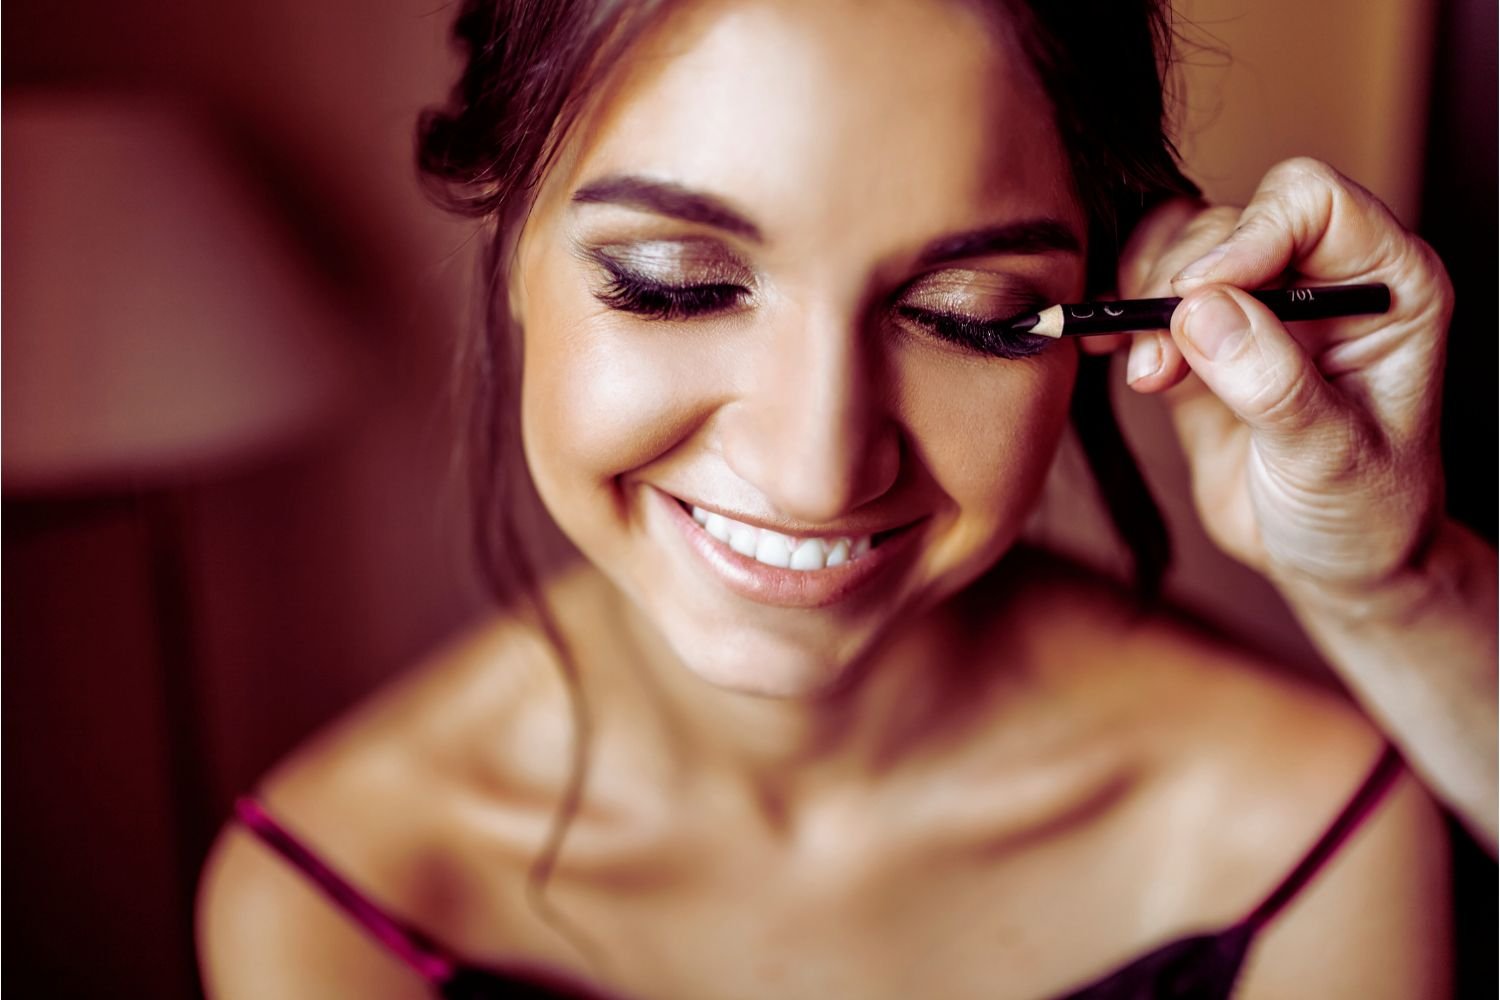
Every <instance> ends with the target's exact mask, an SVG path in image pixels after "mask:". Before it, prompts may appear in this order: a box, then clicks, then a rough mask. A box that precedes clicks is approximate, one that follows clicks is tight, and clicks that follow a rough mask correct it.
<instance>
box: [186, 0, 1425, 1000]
mask: <svg viewBox="0 0 1500 1000" xmlns="http://www.w3.org/2000/svg"><path fill="white" fill-rule="evenodd" d="M1165 23H1166V22H1165V20H1164V15H1163V13H1162V11H1161V10H1159V9H1158V8H1157V7H1156V6H1155V5H1153V4H1147V3H1121V2H1119V0H1100V2H1098V3H1089V4H1058V5H1053V4H1047V3H1041V2H1037V3H1022V2H1019V0H1016V2H998V3H994V4H987V5H986V4H979V3H960V2H956V0H921V2H896V0H879V2H874V3H869V2H866V3H854V2H852V0H850V2H845V0H829V2H819V3H815V4H809V3H799V2H791V0H704V2H688V3H677V4H652V3H636V4H631V3H610V2H599V3H577V4H568V5H543V4H531V3H520V2H515V3H511V2H488V3H484V2H471V3H468V4H466V5H465V7H464V9H463V11H462V13H461V14H460V16H459V21H458V29H457V30H458V35H459V38H460V39H461V40H462V41H463V43H464V45H465V46H466V48H467V51H468V56H469V61H468V64H467V66H466V69H465V72H464V76H463V79H462V80H461V81H460V84H459V86H458V88H457V90H456V91H455V94H454V98H453V102H452V104H451V106H450V107H448V108H447V109H445V110H443V111H441V112H436V113H434V114H432V115H431V116H429V117H428V118H427V119H426V120H425V121H424V124H423V128H422V162H423V164H424V167H425V168H426V170H427V171H428V173H429V175H430V176H431V177H432V178H434V180H435V181H436V182H438V183H439V184H440V185H442V191H443V192H444V195H445V198H446V200H447V201H448V203H449V204H450V206H452V207H455V208H459V209H461V210H464V211H467V212H470V213H473V214H474V215H476V216H479V217H481V218H483V219H485V220H486V222H487V224H488V225H489V226H490V229H489V236H490V237H491V239H492V253H491V255H490V256H489V258H488V269H489V270H488V274H487V278H488V282H489V295H490V301H489V327H488V329H486V330H485V331H484V334H483V337H482V339H481V340H480V341H479V343H478V348H477V350H476V352H475V358H476V361H475V364H474V371H473V375H474V376H475V378H476V381H477V391H476V394H475V402H476V422H475V427H476V441H475V445H476V454H477V456H478V458H479V461H478V463H477V464H478V469H479V471H480V478H479V481H478V485H479V490H478V495H479V498H480V505H479V516H480V532H479V537H480V538H481V542H482V545H483V546H484V548H485V549H486V552H485V555H486V557H487V558H488V561H489V563H490V565H491V566H492V568H493V569H494V571H495V573H494V575H495V578H496V581H497V583H501V584H503V583H506V582H507V581H508V582H509V584H510V585H509V587H507V588H505V590H504V594H505V596H508V597H511V598H513V599H514V600H513V601H512V604H511V605H510V606H509V607H507V609H506V610H505V611H503V612H500V613H498V614H497V617H496V619H495V621H494V622H493V623H492V624H491V625H490V626H489V627H487V628H486V629H484V630H483V631H482V632H481V633H480V634H478V635H476V636H474V637H473V638H472V639H471V640H469V641H468V642H466V643H465V644H463V645H461V646H460V647H458V648H456V649H454V650H450V651H448V652H446V653H444V654H442V655H440V656H438V657H436V658H434V660H433V661H432V662H431V663H429V664H428V665H426V666H425V667H423V668H422V669H421V670H419V671H417V672H416V673H414V675H413V677H412V679H411V680H409V681H407V682H405V683H403V684H402V685H401V686H399V687H398V688H395V689H393V690H391V691H389V692H387V693H385V694H384V695H382V696H381V697H379V698H378V699H376V700H375V701H374V702H373V703H372V704H371V705H369V706H367V707H365V708H362V709H360V710H358V711H356V712H355V713H353V714H352V715H351V716H350V717H349V718H348V719H347V720H345V721H344V722H343V723H341V724H340V725H339V726H338V727H336V728H335V729H334V730H332V731H331V732H330V733H329V734H327V735H326V736H325V737H324V738H322V739H320V740H318V741H316V742H315V743H313V744H311V745H310V746H309V747H307V748H305V749H304V750H302V751H300V752H299V753H297V754H296V755H294V756H293V757H292V758H291V759H290V760H289V761H287V762H286V763H285V764H284V765H283V766H282V767H281V768H279V769H278V770H277V771H276V772H275V773H274V774H273V775H271V776H270V777H268V778H267V779H266V781H265V782H264V783H263V784H262V786H261V787H260V789H259V790H258V799H259V800H260V801H259V802H255V801H251V800H246V802H245V803H244V804H243V806H242V809H241V814H240V815H241V820H242V822H241V824H239V825H235V826H231V827H230V828H229V829H227V830H226V832H225V834H224V836H223V838H222V839H221V841H220V845H219V848H218V850H217V851H216V854H215V857H214V859H213V861H212V863H211V865H210V867H209V870H208V872H207V873H206V876H205V882H204V890H203V897H202V899H203V903H202V921H201V925H200V930H201V939H202V947H203V950H204V956H205V965H206V968H207V971H208V978H209V981H210V985H211V988H212V991H213V993H214V994H215V995H216V996H219V997H225V998H231V1000H233V998H237V997H261V996H277V997H289V998H296V997H300V996H308V997H312V996H318V997H327V996H330V995H338V996H359V997H387V996H389V997H396V996H412V995H421V994H422V993H423V991H424V990H426V991H435V992H437V993H439V994H441V995H444V996H449V997H460V996H463V997H500V996H544V995H546V996H550V995H584V994H602V995H612V996H621V997H642V998H645V997H652V998H656V997H682V998H697V1000H706V998H714V997H734V996H775V997H788V998H795V997H809V998H811V997H851V998H878V997H887V996H889V997H909V996H923V997H987V998H993V997H1017V998H1035V997H1041V996H1056V995H1059V994H1062V995H1066V996H1079V997H1095V998H1102V997H1147V996H1163V997H1165V996H1172V997H1204V998H1207V997H1225V996H1228V994H1229V991H1230V990H1231V989H1234V990H1235V991H1236V993H1235V995H1236V996H1244V997H1250V998H1257V997H1266V998H1271V997H1286V996H1351V997H1353V996H1358V997H1398V996H1416V995H1421V996H1436V995H1440V994H1441V993H1442V992H1443V990H1444V981H1445V970H1444V961H1445V959H1444V948H1445V947H1446V928H1445V924H1444V919H1443V914H1444V913H1445V910H1444V900H1445V888H1444V886H1443V884H1442V874H1441V873H1442V871H1443V863H1444V862H1443V855H1442V850H1441V847H1440V838H1441V833H1440V828H1439V826H1438V824H1437V822H1436V820H1435V814H1434V812H1433V810H1432V808H1431V806H1430V804H1429V803H1428V801H1427V800H1426V799H1425V798H1424V797H1423V796H1422V794H1421V792H1420V791H1419V790H1418V789H1417V788H1416V787H1415V786H1414V785H1413V784H1412V783H1411V782H1410V781H1408V780H1407V779H1405V778H1404V777H1402V776H1401V773H1400V769H1399V766H1398V761H1397V759H1396V758H1395V757H1394V755H1392V754H1390V753H1386V754H1382V753H1381V741H1380V739H1379V738H1378V737H1377V736H1376V735H1375V733H1374V732H1373V731H1372V730H1371V729H1370V728H1369V726H1368V725H1367V724H1366V723H1365V722H1364V721H1363V720H1362V719H1361V718H1360V717H1359V715H1358V714H1357V713H1356V712H1355V711H1354V710H1353V709H1352V708H1350V707H1349V706H1347V705H1346V704H1344V703H1343V702H1341V701H1339V700H1337V699H1334V698H1332V697H1330V696H1327V695H1324V694H1319V693H1315V692H1314V691H1312V690H1309V689H1305V688H1302V687H1300V686H1297V685H1294V684H1292V683H1290V682H1288V681H1285V680H1281V679H1278V678H1277V677H1276V676H1275V675H1274V674H1273V673H1270V672H1268V671H1267V670H1266V669H1265V666H1266V665H1264V664H1261V663H1259V662H1258V661H1257V660H1256V659H1255V658H1254V657H1253V656H1251V655H1250V654H1248V653H1246V652H1243V651H1240V650H1237V649H1234V648H1232V647H1228V646H1226V645H1224V644H1222V643H1220V642H1219V641H1217V640H1216V639H1214V638H1212V637H1210V636H1207V635H1205V634H1203V633H1202V632H1200V631H1198V630H1196V629H1194V628H1193V627H1190V626H1189V625H1187V624H1185V623H1183V622H1182V621H1180V620H1178V619H1176V618H1174V617H1172V616H1171V615H1170V614H1168V613H1166V612H1165V611H1154V612H1151V613H1143V612H1142V611H1141V608H1140V605H1139V603H1138V601H1137V600H1136V598H1133V597H1132V596H1131V595H1128V594H1121V593H1118V592H1117V591H1116V590H1115V589H1114V588H1113V587H1112V586H1111V585H1110V584H1108V583H1106V582H1104V581H1101V580H1097V579H1094V578H1092V577H1090V576H1088V575H1086V574H1084V573H1082V572H1081V571H1079V570H1077V569H1076V568H1073V567H1071V566H1069V565H1067V564H1064V563H1062V562H1060V561H1058V560H1056V559H1055V558H1052V557H1049V556H1046V555H1045V554H1043V553H1039V552H1034V551H1028V550H1024V549H1020V548H1018V547H1017V546H1016V540H1017V538H1018V536H1019V534H1020V532H1021V529H1022V526H1023V525H1024V523H1025V522H1026V520H1027V518H1028V516H1029V515H1030V513H1031V511H1032V509H1033V508H1034V506H1035V504H1036V503H1037V498H1038V496H1039V493H1040V490H1041V486H1042V483H1043V479H1044V477H1045V475H1046V472H1047V469H1048V467H1049V465H1050V463H1051V461H1052V458H1053V454H1054V451H1055V449H1056V447H1057V444H1058V441H1059V438H1060V436H1061V435H1062V433H1063V431H1064V429H1065V426H1066V424H1067V422H1068V419H1069V414H1070V410H1071V413H1072V415H1073V419H1074V422H1075V424H1076V425H1077V427H1078V430H1079V432H1080V436H1081V437H1082V439H1083V440H1084V442H1085V445H1086V446H1088V447H1089V448H1090V453H1091V458H1092V459H1094V461H1095V466H1096V468H1095V472H1096V477H1097V478H1098V479H1099V481H1100V484H1101V486H1102V487H1103V488H1104V492H1105V495H1106V497H1107V499H1108V500H1109V502H1110V504H1111V506H1112V507H1113V508H1114V510H1115V514H1116V523H1117V525H1119V526H1120V527H1121V528H1122V531H1123V533H1124V538H1125V541H1126V542H1127V544H1129V545H1130V546H1131V547H1132V548H1133V550H1135V551H1136V553H1137V561H1138V570H1139V574H1140V576H1141V579H1142V580H1143V582H1144V584H1145V585H1146V589H1147V590H1149V587H1150V584H1151V582H1152V581H1153V579H1155V577H1156V576H1157V575H1159V571H1160V556H1161V540H1160V521H1159V518H1156V517H1155V516H1154V513H1153V511H1152V509H1151V508H1150V506H1149V502H1148V501H1147V500H1146V499H1145V496H1144V494H1143V488H1142V486H1141V483H1140V479H1139V475H1138V474H1137V473H1134V471H1133V467H1131V466H1130V464H1129V460H1128V454H1127V453H1125V452H1124V450H1123V447H1122V446H1120V445H1119V441H1118V433H1117V431H1115V430H1114V429H1113V424H1112V422H1111V421H1110V419H1109V416H1108V404H1107V400H1106V398H1105V394H1104V391H1103V387H1102V385H1101V384H1100V381H1099V379H1100V378H1101V376H1100V372H1101V371H1102V369H1101V368H1100V367H1099V364H1100V361H1101V359H1098V358H1093V359H1087V358H1085V359H1081V358H1080V355H1079V353H1078V352H1077V349H1076V348H1075V347H1074V346H1073V345H1072V344H1071V343H1058V342H1055V341H1050V340H1047V339H1045V338H1038V337H1031V336H1028V335H1024V334H1013V333H1010V332H1008V331H1007V329H1006V326H1005V321H1006V320H1007V319H1009V318H1011V317H1013V316H1015V315H1017V314H1019V313H1024V312H1029V311H1033V310H1035V309H1037V308H1038V307H1039V306H1041V305H1044V304H1047V303H1052V302H1059V301H1072V300H1076V299H1077V298H1079V297H1081V296H1082V295H1083V294H1084V293H1085V292H1095V293H1103V292H1108V291H1109V290H1110V289H1112V288H1114V286H1115V275H1116V271H1117V268H1119V269H1120V273H1132V270H1133V269H1135V268H1139V266H1140V262H1139V260H1135V261H1133V262H1132V261H1131V260H1126V261H1122V260H1121V247H1122V243H1123V242H1124V239H1123V236H1124V234H1127V233H1128V232H1130V231H1131V230H1132V229H1133V228H1134V227H1135V226H1136V225H1137V223H1139V222H1140V221H1141V219H1142V217H1143V216H1144V215H1145V214H1146V213H1147V211H1148V210H1149V209H1152V208H1153V207H1155V206H1158V205H1159V204H1162V203H1168V202H1169V199H1171V198H1172V197H1174V196H1182V195H1188V194H1191V193H1192V192H1193V188H1192V185H1191V184H1190V183H1189V182H1188V181H1187V180H1186V179H1185V178H1183V177H1182V175H1181V173H1180V172H1179V171H1178V169H1177V167H1176V165H1175V163H1174V160H1173V154H1172V150H1171V146H1170V143H1169V142H1168V140H1167V138H1166V135H1165V132H1164V126H1163V97H1162V82H1161V76H1160V73H1161V69H1160V66H1161V63H1160V62H1159V60H1164V59H1165V56H1166V50H1165V45H1166V41H1167V34H1166V32H1165V30H1164V28H1163V25H1164V24H1165ZM1177 204H1178V205H1179V207H1180V206H1181V203H1177ZM1171 210H1172V209H1170V208H1169V209H1168V211H1171ZM1183 210H1184V211H1185V210H1186V209H1183ZM1199 238H1200V239H1201V235H1200V236H1199ZM1159 249H1160V248H1157V249H1156V251H1153V252H1158V251H1159ZM1203 249H1206V247H1204V248H1203ZM1179 252H1180V250H1179ZM1200 252H1201V251H1200ZM512 358H519V360H520V367H519V371H518V372H512V370H511V369H510V368H509V367H508V362H509V361H510V360H511V359H512ZM1081 366H1083V367H1084V368H1085V369H1086V370H1088V371H1090V372H1092V375H1091V376H1090V377H1089V378H1087V379H1084V378H1080V375H1079V372H1080V367H1081ZM511 375H516V376H518V379H516V380H514V381H512V378H511ZM516 446H519V451H520V453H521V454H520V459H521V460H523V461H524V464H525V472H526V473H528V474H529V476H530V480H531V482H533V483H534V484H535V487H536V491H537V494H538V495H539V496H540V498H541V501H542V502H543V504H544V505H545V507H546V510H547V512H548V514H549V515H550V516H551V518H552V519H553V520H554V521H555V522H556V524H557V526H558V527H560V528H561V529H562V531H563V532H564V533H565V534H566V535H567V536H568V538H569V539H570V540H571V541H572V542H573V544H574V545H576V547H577V549H578V550H579V552H580V553H581V554H582V555H583V556H584V557H585V559H586V563H585V565H584V566H582V567H581V568H578V569H575V570H572V571H570V572H567V573H563V574H559V575H556V576H554V577H551V578H548V579H545V580H538V579H536V577H535V575H534V574H533V573H532V572H531V571H530V570H529V569H528V561H527V553H526V546H525V545H524V544H523V541H524V540H523V539H522V538H520V537H519V536H520V532H519V531H518V530H516V529H515V528H514V525H513V521H512V518H513V516H514V510H513V509H512V504H511V500H510V499H509V497H510V494H509V493H507V492H506V490H507V489H508V488H509V486H510V485H511V484H510V482H509V477H510V476H513V475H516V474H518V472H519V470H518V469H516V468H514V467H510V466H507V464H506V463H507V456H508V454H509V452H508V449H512V448H515V447H516ZM507 571H511V572H507ZM1137 596H1148V595H1137ZM1377 760H1378V761H1379V764H1378V765H1376V762H1377ZM1372 765H1376V766H1375V767H1374V770H1373V771H1371V770H1370V769H1371V767H1372ZM1367 774H1368V775H1369V777H1368V780H1366V781H1365V782H1364V784H1363V786H1361V778H1362V777H1364V776H1366V775H1367ZM585 778H586V779H587V780H586V781H585ZM1393 786H1394V791H1392V788H1393ZM1356 789H1359V790H1358V791H1357V792H1356ZM1388 791H1390V792H1391V794H1390V796H1389V798H1388V799H1387V801H1385V802H1384V803H1383V804H1379V801H1380V799H1381V797H1382V795H1383V793H1386V792H1388ZM1351 796H1352V798H1351ZM1345 802H1347V803H1348V804H1347V806H1346V807H1345V808H1344V809H1343V810H1342V811H1341V810H1340V806H1341V805H1342V804H1344V803H1345ZM273 817H274V818H273ZM283 823H284V824H285V825H284V826H283V825H282V824H283ZM1356 828H1357V829H1358V832H1357V834H1356V833H1354V831H1355V830H1356ZM1346 840H1349V843H1348V844H1347V847H1346V846H1345V841H1346ZM312 845H315V847H314V846H312ZM277 855H279V857H278V856H277ZM298 870H300V874H302V875H305V876H307V879H306V880H303V879H299V878H298V877H297V875H296V874H295V873H296V872H298ZM1314 876H1316V881H1314ZM356 887H358V888H356ZM314 888H316V889H320V890H322V892H323V893H324V894H325V895H326V898H324V897H322V896H320V895H319V894H318V893H317V892H315V891H313V890H314ZM351 918H352V919H351ZM356 925H362V927H363V929H364V930H365V931H368V932H369V934H368V935H363V934H361V933H359V931H358V928H357V927H356ZM419 927H420V928H421V930H420V931H418V930H417V929H416V928H419ZM439 942H441V943H439ZM1247 955H1248V956H1249V958H1248V964H1246V966H1245V969H1244V973H1243V975H1241V965H1242V963H1243V962H1245V960H1246V956H1247ZM400 963H404V964H405V965H406V966H407V968H406V969H404V970H403V969H402V968H400ZM584 983H587V984H589V985H588V986H587V987H584V986H583V985H580V984H584ZM1079 984H1088V985H1086V986H1080V985H1079Z"/></svg>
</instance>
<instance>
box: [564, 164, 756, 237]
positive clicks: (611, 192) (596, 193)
mask: <svg viewBox="0 0 1500 1000" xmlns="http://www.w3.org/2000/svg"><path fill="white" fill-rule="evenodd" d="M573 203H574V204H575V205H589V204H610V205H625V206H627V207H629V208H643V209H646V210H647V211H650V212H656V213H657V214H659V215H667V216H671V217H672V218H674V219H682V220H683V221H684V222H696V223H698V224H699V225H703V226H711V227H713V228H714V229H722V230H724V231H725V232H728V233H733V234H734V235H736V236H742V237H744V238H745V239H747V240H751V241H753V242H756V243H759V242H761V241H762V237H761V234H760V228H759V227H758V226H756V225H755V223H753V222H751V221H750V220H749V219H747V218H745V217H744V216H743V215H741V214H740V213H739V212H736V211H735V210H734V209H732V208H730V207H729V206H728V205H726V204H725V203H724V202H722V201H720V200H719V199H718V198H715V197H714V196H713V195H709V194H704V193H702V192H700V191H693V190H691V189H690V188H685V187H683V186H681V185H680V184H672V183H670V182H668V181H654V180H650V179H649V178H645V177H636V176H631V175H625V174H617V175H613V176H610V177H603V178H601V179H599V180H597V181H593V182H592V183H589V184H585V185H584V186H583V187H581V188H579V189H578V190H577V191H575V192H573Z"/></svg>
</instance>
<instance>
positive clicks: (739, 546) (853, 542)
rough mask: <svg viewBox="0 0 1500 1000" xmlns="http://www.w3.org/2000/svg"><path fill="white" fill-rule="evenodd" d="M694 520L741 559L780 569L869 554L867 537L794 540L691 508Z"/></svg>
mask: <svg viewBox="0 0 1500 1000" xmlns="http://www.w3.org/2000/svg"><path fill="white" fill-rule="evenodd" d="M693 520H694V521H697V522H698V523H699V524H701V525H703V530H704V531H707V532H708V533H709V534H710V535H713V536H714V537H715V538H717V539H718V540H719V541H721V542H723V543H724V544H726V545H728V546H729V547H730V548H731V549H734V551H736V552H738V553H739V554H740V555H743V556H749V557H750V558H751V559H754V560H755V561H756V562H762V563H765V564H766V565H767V566H779V567H781V568H782V569H796V570H814V569H825V568H831V567H833V566H838V565H841V564H842V563H846V562H850V561H852V560H855V559H858V558H859V557H860V556H863V555H864V554H865V553H867V552H869V551H870V536H869V535H858V536H855V537H849V536H843V537H838V538H793V537H792V536H791V535H783V534H782V533H781V532H779V531H771V530H769V529H767V528H757V527H755V526H754V525H750V524H744V523H742V522H740V521H735V520H731V519H730V518H727V517H725V516H724V515H723V514H715V513H712V512H711V511H706V510H704V509H703V508H702V507H694V508H693Z"/></svg>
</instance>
